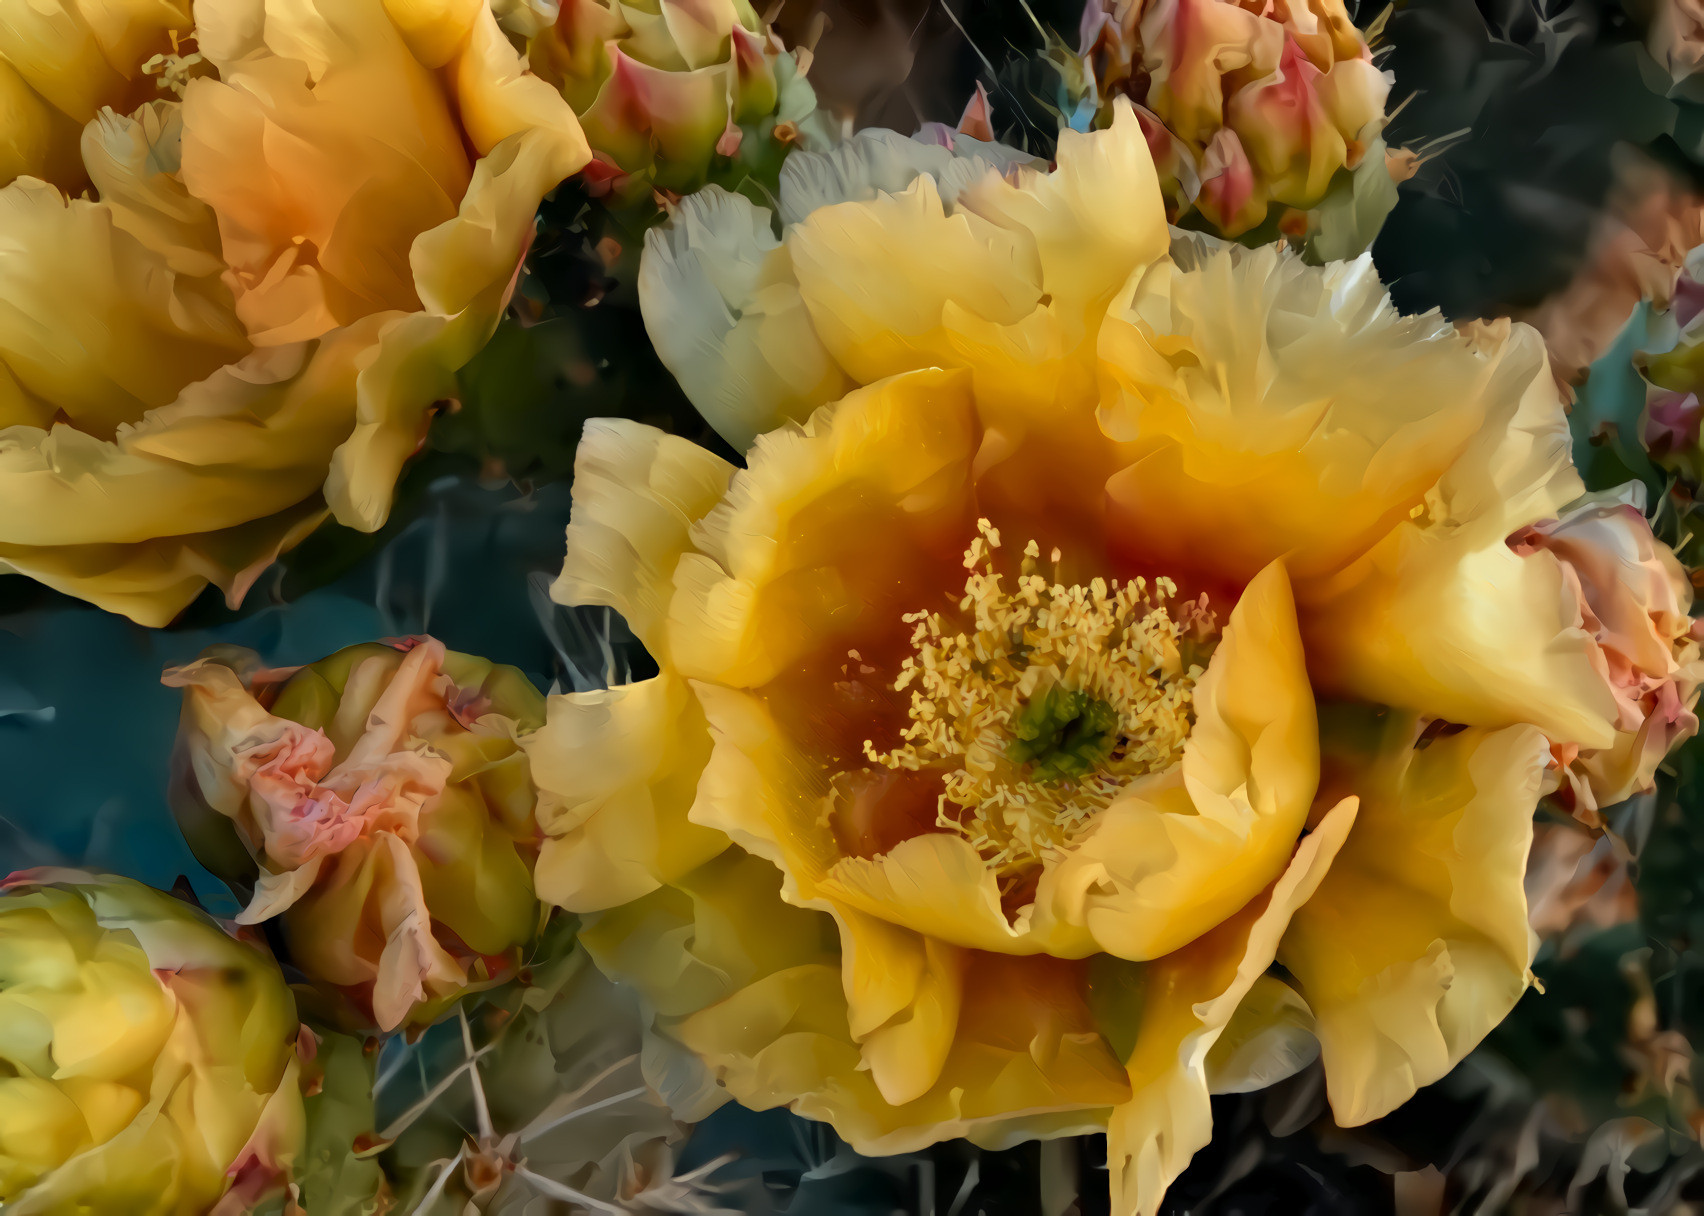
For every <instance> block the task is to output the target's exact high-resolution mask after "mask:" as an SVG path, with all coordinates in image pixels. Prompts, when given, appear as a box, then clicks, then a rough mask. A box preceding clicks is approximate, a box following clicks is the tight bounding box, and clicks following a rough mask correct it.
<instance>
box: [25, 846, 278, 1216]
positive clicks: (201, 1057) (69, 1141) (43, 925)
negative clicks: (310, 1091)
mask: <svg viewBox="0 0 1704 1216" xmlns="http://www.w3.org/2000/svg"><path fill="white" fill-rule="evenodd" d="M297 1030H298V1023H297V1021H296V1006H295V1002H294V1001H293V1000H292V999H291V996H290V990H289V988H288V987H287V986H286V985H285V983H284V977H283V975H281V974H280V973H279V970H278V967H277V965H276V964H275V963H274V962H273V961H272V960H271V958H269V957H267V956H266V955H265V954H264V953H262V952H261V951H260V950H257V949H255V948H254V947H252V946H248V945H244V944H242V943H241V942H237V941H233V940H232V939H231V938H229V937H227V936H226V935H225V933H224V932H223V931H222V930H221V929H220V928H219V927H218V926H217V925H215V924H214V923H213V922H212V921H210V920H209V919H208V918H207V917H206V916H204V915H202V914H201V913H199V912H197V911H196V910H194V909H193V908H190V907H189V906H188V905H186V904H184V903H182V902H181V901H179V900H177V899H174V898H172V897H171V896H169V895H166V894H164V893H163V892H160V891H155V890H153V889H151V888H149V887H145V886H143V885H142V884H140V883H137V882H132V881H131V880H130V879H127V878H117V877H113V876H102V875H95V874H89V873H85V872H83V871H80V870H55V869H44V870H26V871H22V872H20V873H18V874H14V875H13V876H12V877H11V878H9V879H7V880H6V882H5V884H4V887H3V889H0V1059H3V1060H4V1061H5V1070H4V1071H5V1074H6V1075H5V1076H4V1077H0V1205H3V1206H4V1207H5V1209H6V1211H7V1212H8V1213H18V1214H19V1216H58V1214H59V1213H65V1212H115V1213H116V1212H123V1213H126V1216H132V1214H133V1216H205V1214H206V1213H209V1212H211V1213H215V1216H236V1214H237V1213H240V1212H246V1211H250V1210H252V1208H253V1205H254V1204H255V1203H256V1201H257V1200H260V1199H262V1198H264V1197H266V1196H267V1195H269V1194H276V1193H278V1192H281V1191H282V1190H283V1186H284V1182H285V1174H286V1171H287V1168H288V1166H289V1164H290V1161H291V1159H292V1157H293V1155H294V1154H295V1153H296V1152H297V1151H298V1150H299V1148H300V1145H301V1142H302V1136H303V1127H302V1119H303V1115H302V1100H301V1093H300V1090H299V1089H298V1087H297V1080H296V1077H297V1057H296V1048H295V1044H296V1033H297Z"/></svg>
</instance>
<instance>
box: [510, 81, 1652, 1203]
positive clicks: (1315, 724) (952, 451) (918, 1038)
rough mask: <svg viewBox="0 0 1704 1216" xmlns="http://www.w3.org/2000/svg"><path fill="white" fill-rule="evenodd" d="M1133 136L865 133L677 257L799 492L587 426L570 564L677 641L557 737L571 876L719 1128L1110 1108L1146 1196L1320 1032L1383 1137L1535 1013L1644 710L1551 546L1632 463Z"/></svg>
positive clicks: (694, 350)
mask: <svg viewBox="0 0 1704 1216" xmlns="http://www.w3.org/2000/svg"><path fill="white" fill-rule="evenodd" d="M1117 111H1118V112H1117V114H1116V115H1115V118H1114V121H1113V123H1112V125H1111V127H1110V129H1109V130H1107V131H1104V132H1099V133H1095V134H1091V135H1079V134H1073V133H1069V132H1068V133H1066V134H1065V135H1064V136H1063V138H1062V139H1061V142H1060V144H1059V149H1058V162H1057V168H1056V169H1055V170H1054V171H1052V172H1046V171H1043V170H1038V169H1036V168H1034V167H1033V166H1031V165H1029V164H1028V163H1026V162H1025V161H1024V159H1023V158H1021V157H1017V156H1015V155H1006V154H1003V153H1001V152H999V151H997V150H995V149H993V148H991V147H990V146H989V145H978V144H975V143H974V141H965V142H963V143H962V144H960V145H958V146H956V147H955V148H953V149H946V148H939V147H934V148H930V147H925V146H923V145H921V144H918V143H915V142H913V141H907V140H899V139H895V138H893V137H891V136H887V135H879V134H864V135H860V136H858V137H855V138H854V139H853V140H851V141H850V142H849V143H848V144H846V145H844V146H843V147H841V148H839V149H836V150H835V151H834V152H832V153H830V154H827V155H823V156H818V155H814V154H809V153H795V154H794V155H793V157H791V158H790V159H789V161H788V163H787V165H786V168H785V170H784V172H783V175H782V180H781V189H780V194H779V204H780V213H779V217H772V216H771V215H769V214H768V213H767V212H765V211H763V210H762V209H760V208H757V207H754V206H752V205H751V204H750V203H748V202H747V201H746V200H744V199H741V198H737V197H735V196H732V195H729V194H726V193H721V192H717V191H714V190H712V191H707V192H705V193H704V194H702V195H700V196H695V197H694V198H692V199H689V200H686V201H685V202H683V203H682V204H681V205H680V207H679V208H677V210H676V213H675V215H674V217H673V219H672V221H671V223H670V224H668V225H666V226H665V227H664V228H663V229H661V230H659V231H657V232H655V233H653V234H652V236H651V238H650V242H649V245H648V247H647V251H646V258H645V269H644V274H643V276H642V279H641V294H642V303H643V304H644V307H645V312H646V317H647V321H648V325H649V328H650V331H651V333H652V336H653V339H654V341H655V342H656V343H657V346H658V349H659V351H660V352H661V353H662V355H663V358H664V359H665V361H667V362H668V364H669V366H670V367H671V370H673V371H674V372H675V374H676V376H677V378H678V379H679V380H680V382H681V384H682V386H683V387H684V388H685V390H686V391H687V393H688V394H689V395H690V396H691V397H692V398H693V399H694V401H696V402H698V403H699V405H700V408H701V409H702V410H703V412H704V413H705V414H706V416H707V417H709V418H710V419H711V420H712V421H713V422H715V423H716V424H717V426H718V428H719V429H720V430H721V431H722V433H723V434H724V435H726V436H728V437H729V439H730V440H731V441H732V442H734V443H735V444H736V445H737V446H742V447H744V446H746V445H747V444H749V445H750V446H749V450H747V452H746V459H745V467H744V468H743V469H736V468H735V467H734V466H732V465H731V464H729V463H727V462H725V461H723V460H722V459H720V458H718V457H717V456H715V455H712V454H710V453H709V452H707V451H705V450H703V449H702V448H699V447H697V446H695V445H693V444H691V443H688V442H687V441H685V440H682V439H679V438H676V437H672V436H669V435H665V434H662V433H660V432H658V431H656V430H653V429H651V428H649V427H645V426H641V425H639V424H636V423H632V422H620V421H610V420H602V421H598V422H595V423H592V424H589V425H588V427H587V429H586V433H585V436H584V438H583V440H582V444H581V449H580V455H579V459H578V463H577V466H576V475H575V483H574V509H573V516H572V519H571V521H570V523H569V527H568V541H567V547H568V554H567V561H566V564H565V565H564V567H563V572H562V576H561V578H560V580H559V581H558V582H557V583H556V585H555V589H554V594H555V596H556V598H558V599H559V600H560V601H562V602H564V603H569V604H601V605H606V606H609V607H611V608H614V609H616V610H617V611H619V612H620V613H621V614H622V615H623V616H624V617H625V618H626V620H627V621H628V623H629V624H630V625H631V626H632V628H633V630H634V632H635V633H636V634H637V636H638V637H639V638H640V639H641V640H642V641H643V643H644V644H645V646H646V647H647V648H648V649H649V651H650V652H651V654H652V656H653V657H654V658H655V659H656V662H657V665H658V667H659V669H660V670H659V673H658V674H657V675H656V676H655V677H653V678H651V679H649V680H646V681H641V682H638V683H635V684H631V685H628V686H625V687H618V688H612V689H609V690H607V691H601V692H588V693H576V694H568V695H563V696H556V697H552V698H551V699H550V701H549V706H548V719H547V722H546V724H545V726H544V728H543V729H542V730H540V731H538V732H537V733H536V734H534V735H532V736H530V737H529V739H528V741H527V743H526V747H527V749H528V751H529V752H530V753H531V755H532V756H533V757H534V767H535V772H537V773H538V774H539V784H540V787H541V790H542V797H541V816H540V822H541V824H542V826H543V828H544V831H545V834H546V836H547V839H546V841H545V842H544V845H543V847H542V849H541V851H540V855H539V862H538V867H537V871H536V874H535V881H536V883H537V888H538V890H539V893H540V896H541V898H543V899H546V900H548V901H551V902H553V903H556V904H559V905H561V906H563V907H566V908H569V909H571V910H573V911H575V912H577V913H580V914H582V915H583V916H584V917H585V927H584V929H583V932H582V938H581V940H582V941H583V942H584V943H585V944H586V945H587V947H588V948H589V949H590V950H591V951H592V953H593V956H594V958H596V959H597V961H598V962H599V964H600V966H602V967H604V968H605V969H606V970H607V971H608V972H609V973H610V974H611V975H612V976H616V977H621V978H625V979H627V980H629V981H631V982H633V983H635V984H637V985H638V986H639V988H640V989H641V991H642V992H643V993H644V994H645V996H646V998H647V1000H648V1001H649V1002H650V1005H651V1007H652V1009H653V1010H654V1011H655V1017H654V1019H653V1026H652V1032H653V1036H654V1042H653V1047H652V1051H651V1054H650V1055H649V1056H648V1059H649V1060H650V1063H651V1066H652V1075H653V1081H654V1083H655V1084H657V1085H658V1086H659V1087H660V1088H661V1089H663V1090H664V1091H665V1092H666V1093H668V1094H669V1095H670V1097H671V1101H673V1102H674V1103H675V1104H676V1107H677V1110H679V1111H680V1112H681V1113H682V1114H683V1116H684V1117H687V1118H692V1117H695V1116H696V1115H699V1114H701V1113H702V1112H703V1111H704V1110H706V1109H708V1108H709V1107H711V1106H713V1105H714V1104H715V1103H716V1102H718V1101H722V1100H725V1099H727V1098H728V1097H730V1096H731V1097H733V1098H735V1099H737V1100H738V1101H740V1102H742V1103H744V1104H746V1105H748V1106H752V1107H758V1108H763V1107H770V1106H780V1105H785V1106H789V1107H791V1108H792V1109H794V1110H795V1111H798V1112H799V1113H801V1114H805V1115H808V1116H811V1117H814V1118H820V1119H825V1120H828V1121H829V1122H831V1123H832V1124H833V1125H834V1126H835V1128H836V1129H837V1130H838V1131H839V1132H840V1133H841V1134H842V1135H844V1136H846V1137H847V1138H848V1140H849V1141H850V1142H851V1143H852V1144H853V1146H854V1147H856V1148H857V1149H859V1150H860V1151H862V1152H867V1153H881V1152H891V1151H899V1150H906V1149H911V1148H916V1147H918V1146H920V1145H923V1144H926V1143H929V1142H931V1141H934V1140H938V1139H941V1138H944V1137H949V1136H961V1135H962V1136H969V1137H970V1138H972V1139H973V1140H975V1141H977V1142H978V1143H981V1144H984V1145H991V1146H1003V1145H1008V1144H1011V1143H1014V1142H1016V1141H1018V1140H1021V1139H1025V1138H1030V1137H1035V1136H1054V1135H1063V1134H1070V1133H1076V1132H1085V1131H1091V1130H1104V1131H1106V1132H1107V1134H1108V1137H1109V1161H1110V1166H1111V1179H1112V1187H1113V1191H1114V1204H1115V1206H1114V1210H1115V1211H1116V1212H1118V1213H1121V1214H1123V1216H1128V1214H1129V1213H1131V1212H1144V1213H1151V1212H1154V1211H1157V1210H1158V1207H1159V1204H1160V1200H1161V1196H1162V1195H1163V1193H1164V1191H1165V1188H1166V1187H1167V1186H1168V1185H1169V1184H1170V1182H1171V1181H1172V1180H1173V1179H1174V1178H1175V1177H1176V1176H1177V1174H1178V1173H1179V1172H1180V1171H1181V1170H1182V1169H1183V1168H1184V1166H1185V1165H1186V1164H1187V1162H1188V1160H1189V1158H1190V1156H1191V1155H1192V1154H1193V1153H1194V1152H1195V1150H1196V1149H1197V1148H1199V1147H1200V1146H1201V1145H1203V1144H1205V1143H1207V1141H1208V1138H1209V1136H1210V1130H1211V1129H1210V1105H1209V1097H1210V1094H1212V1093H1214V1092H1223V1091H1232V1090H1242V1089H1249V1088H1254V1087H1257V1086H1259V1085H1262V1084H1266V1083H1268V1082H1270V1081H1272V1080H1274V1079H1277V1078H1280V1077H1282V1076H1284V1075H1287V1074H1288V1073H1290V1072H1292V1071H1294V1070H1295V1069H1296V1068H1299V1067H1301V1066H1302V1065H1304V1064H1305V1063H1307V1062H1308V1061H1309V1060H1310V1059H1312V1058H1314V1056H1315V1055H1316V1054H1318V1055H1319V1056H1321V1057H1322V1058H1323V1064H1324V1069H1325V1074H1326V1077H1327V1084H1328V1088H1329V1093H1330V1097H1331V1101H1332V1106H1333V1110H1334V1112H1335V1114H1336V1117H1337V1118H1338V1120H1339V1121H1340V1122H1342V1123H1344V1124H1346V1125H1352V1124H1358V1123H1361V1122H1365V1121H1366V1120H1369V1119H1372V1118H1376V1117H1378V1116H1380V1115H1382V1114H1384V1113H1386V1112H1388V1111H1389V1110H1391V1109H1392V1108H1393V1107H1394V1106H1396V1105H1397V1104H1398V1103H1400V1102H1401V1101H1403V1100H1404V1099H1405V1098H1406V1097H1407V1096H1409V1095H1410V1094H1412V1093H1413V1092H1414V1090H1415V1088H1416V1087H1417V1086H1420V1085H1424V1084H1427V1083H1430V1082H1432V1081H1435V1080H1437V1079H1438V1078H1439V1077H1441V1076H1443V1074H1444V1073H1445V1072H1446V1071H1447V1070H1448V1069H1449V1068H1450V1067H1451V1066H1453V1065H1454V1064H1455V1063H1456V1062H1457V1061H1459V1060H1460V1059H1461V1058H1462V1056H1463V1055H1464V1054H1465V1053H1466V1052H1467V1051H1468V1050H1470V1049H1471V1048H1472V1047H1473V1045H1474V1044H1475V1043H1477V1042H1478V1041H1479V1039H1480V1038H1481V1037H1482V1036H1483V1035H1484V1034H1485V1033H1486V1032H1487V1031H1488V1030H1489V1029H1490V1028H1491V1027H1492V1026H1493V1025H1495V1024H1496V1023H1497V1022H1498V1021H1499V1020H1500V1019H1501V1018H1502V1017H1504V1016H1505V1015H1506V1014H1507V1013H1508V1011H1509V1010H1510V1009H1511V1008H1512V1007H1513V1005H1514V1003H1515V1001H1516V1000H1517V999H1518V998H1519V997H1520V995H1521V993H1522V992H1523V991H1524V990H1525V989H1526V987H1527V985H1528V983H1529V982H1530V979H1531V975H1530V972H1529V970H1528V965H1529V963H1530V961H1531V949H1532V946H1531V941H1532V938H1531V934H1530V931H1529V929H1528V927H1527V922H1526V904H1525V897H1524V895H1523V892H1522V885H1521V882H1522V874H1523V870H1524V866H1525V858H1526V853H1527V847H1528V844H1529V842H1530V839H1531V832H1532V827H1531V818H1532V812H1533V809H1534V807H1535V805H1536V804H1537V801H1538V799H1539V798H1540V796H1541V794H1542V793H1543V792H1544V791H1545V790H1546V789H1547V788H1548V787H1549V785H1550V784H1551V783H1552V782H1553V780H1554V777H1553V774H1552V771H1551V769H1552V764H1553V756H1552V748H1553V747H1578V748H1580V749H1582V750H1585V749H1602V748H1609V747H1612V746H1613V745H1614V744H1615V741H1616V738H1617V734H1616V732H1617V730H1618V729H1619V727H1618V723H1619V722H1621V721H1622V718H1621V713H1620V711H1621V707H1622V705H1621V701H1620V700H1618V690H1617V687H1616V685H1615V683H1614V681H1613V680H1612V679H1611V678H1608V675H1607V672H1606V663H1605V660H1604V652H1605V649H1606V641H1607V639H1606V636H1605V635H1604V634H1603V633H1601V632H1600V633H1597V634H1594V633H1593V632H1592V631H1590V630H1589V629H1587V628H1584V627H1582V624H1581V614H1580V610H1579V608H1578V606H1577V603H1576V601H1575V600H1574V599H1573V598H1571V597H1569V596H1567V595H1565V594H1564V589H1565V588H1566V587H1567V586H1568V585H1569V579H1570V577H1571V576H1570V574H1569V571H1568V565H1567V562H1566V561H1565V560H1563V558H1562V557H1561V556H1559V554H1558V552H1557V551H1556V550H1557V547H1558V546H1557V545H1556V544H1548V545H1547V544H1539V543H1535V542H1531V541H1530V540H1526V539H1521V540H1517V541H1516V542H1514V543H1511V541H1510V538H1511V537H1526V536H1527V533H1526V532H1525V531H1523V530H1526V529H1529V528H1532V527H1535V526H1536V527H1538V528H1539V529H1540V531H1541V532H1544V530H1545V527H1546V525H1545V522H1544V521H1547V520H1551V519H1553V518H1554V517H1556V515H1557V513H1558V512H1559V511H1560V510H1561V509H1562V508H1563V507H1564V506H1565V505H1566V504H1567V503H1569V502H1570V501H1571V500H1573V499H1575V498H1576V497H1577V496H1578V495H1579V494H1580V493H1581V489H1582V487H1581V483H1580V480H1579V478H1578V476H1577V475H1576V474H1575V472H1574V470H1573V468H1572V465H1571V463H1570V459H1569V442H1568V430H1567V424H1566V419H1565V417H1564V414H1563V410H1562V406H1561V403H1560V401H1559V400H1558V398H1557V392H1556V388H1555V384H1554V381H1553V379H1552V378H1551V376H1550V374H1549V371H1548V368H1547V367H1546V363H1545V357H1544V351H1543V347H1542V344H1541V342H1540V340H1539V339H1538V336H1537V335H1536V334H1535V333H1534V332H1533V331H1531V330H1529V329H1527V328H1525V327H1519V326H1516V327H1511V326H1508V325H1507V324H1504V325H1503V326H1501V327H1492V326H1481V327H1478V328H1475V329H1473V330H1471V331H1469V332H1458V331H1457V330H1456V329H1454V328H1453V327H1452V326H1450V325H1449V324H1447V323H1446V322H1444V321H1443V320H1442V319H1441V318H1440V317H1438V316H1437V315H1435V314H1432V315H1427V316H1419V317H1406V316H1403V315H1401V314H1400V313H1398V312H1397V310H1396V309H1395V308H1394V307H1393V306H1392V304H1391V303H1390V300H1389V297H1388V295H1386V293H1385V291H1384V289H1383V287H1382V286H1381V285H1380V283H1379V282H1378V279H1377V277H1376V275H1375V274H1374V272H1373V269H1372V265H1371V262H1370V260H1369V259H1366V258H1362V259H1360V260H1358V261H1355V262H1350V263H1333V264H1329V265H1326V266H1323V267H1317V266H1310V265H1307V264H1306V263H1305V262H1304V261H1303V259H1302V258H1301V257H1300V256H1299V255H1297V254H1295V253H1293V252H1290V251H1289V250H1287V249H1284V248H1282V247H1278V246H1269V247H1264V248H1259V249H1246V248H1243V247H1241V246H1238V245H1229V244H1225V243H1223V242H1220V241H1217V240H1214V239H1212V238H1207V237H1201V236H1191V235H1188V234H1182V233H1170V234H1168V230H1167V227H1166V224H1165V220H1164V215H1163V207H1162V202H1161V195H1160V189H1159V184H1158V181H1157V179H1156V174H1155V170H1154V167H1153V164H1152V161H1151V159H1150V156H1149V152H1148V146H1147V142H1146V139H1145V137H1144V135H1143V131H1142V128H1141V126H1140V125H1139V123H1138V121H1137V118H1136V116H1135V114H1134V113H1133V111H1132V110H1131V109H1130V107H1129V106H1128V104H1127V103H1121V104H1120V105H1119V106H1118V107H1117ZM776 218H779V220H780V223H779V225H776V224H775V222H774V221H775V219H776ZM777 231H779V234H780V235H779V236H777V235H776V232H777ZM752 436H756V439H755V442H753V441H752ZM1565 518H1572V517H1571V516H1570V517H1565ZM1551 532H1554V528H1552V529H1551ZM1546 535H1550V533H1546ZM1569 560H1572V559H1569ZM1608 568H1609V567H1608V566H1607V565H1606V566H1605V569H1606V570H1608ZM1611 577H1619V576H1618V575H1613V574H1612V575H1611ZM1594 602H1598V601H1594ZM1280 967H1281V970H1280Z"/></svg>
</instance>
